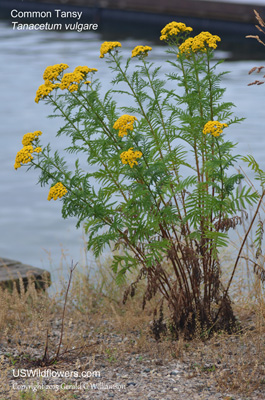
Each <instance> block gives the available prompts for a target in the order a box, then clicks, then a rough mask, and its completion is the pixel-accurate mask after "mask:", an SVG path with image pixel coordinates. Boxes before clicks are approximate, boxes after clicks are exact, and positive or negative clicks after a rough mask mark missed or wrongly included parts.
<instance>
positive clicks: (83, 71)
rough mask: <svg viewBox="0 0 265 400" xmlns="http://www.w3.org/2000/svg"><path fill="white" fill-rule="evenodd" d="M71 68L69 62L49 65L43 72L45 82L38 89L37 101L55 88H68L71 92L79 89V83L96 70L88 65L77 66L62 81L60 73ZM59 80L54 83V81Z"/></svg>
mask: <svg viewBox="0 0 265 400" xmlns="http://www.w3.org/2000/svg"><path fill="white" fill-rule="evenodd" d="M67 68H69V66H68V65H67V64H55V65H50V66H49V67H47V68H46V69H45V71H44V74H43V79H44V84H42V85H40V87H39V88H38V90H37V93H36V98H35V102H36V103H38V102H39V101H40V100H41V99H44V98H45V97H46V96H48V95H49V94H50V93H51V92H52V91H53V90H54V89H58V88H60V89H62V90H64V89H68V90H69V91H70V92H75V91H77V90H78V84H79V83H80V82H81V81H82V80H83V79H85V78H86V76H87V74H88V73H89V72H92V73H94V72H96V71H97V69H96V68H88V67H87V66H83V67H82V66H79V67H76V68H75V70H74V72H71V73H66V74H65V75H64V76H63V77H62V80H61V82H60V79H59V75H60V74H61V73H62V72H63V71H64V70H65V69H67ZM56 80H57V81H59V82H60V83H59V82H58V83H54V81H56ZM86 83H87V82H86Z"/></svg>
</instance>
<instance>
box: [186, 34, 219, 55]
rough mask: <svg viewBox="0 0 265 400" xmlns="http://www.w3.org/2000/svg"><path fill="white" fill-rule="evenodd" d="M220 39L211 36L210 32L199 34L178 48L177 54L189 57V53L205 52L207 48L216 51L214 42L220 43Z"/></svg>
mask: <svg viewBox="0 0 265 400" xmlns="http://www.w3.org/2000/svg"><path fill="white" fill-rule="evenodd" d="M220 41H221V39H220V37H219V36H217V35H212V34H211V33H210V32H201V33H200V34H199V35H197V36H195V37H194V38H188V39H187V40H185V42H184V43H182V44H181V45H180V46H179V52H180V53H181V54H183V53H184V54H185V55H186V56H189V55H190V54H191V53H197V52H198V51H202V52H205V51H206V49H207V46H208V47H210V48H212V49H216V47H217V44H216V42H220Z"/></svg>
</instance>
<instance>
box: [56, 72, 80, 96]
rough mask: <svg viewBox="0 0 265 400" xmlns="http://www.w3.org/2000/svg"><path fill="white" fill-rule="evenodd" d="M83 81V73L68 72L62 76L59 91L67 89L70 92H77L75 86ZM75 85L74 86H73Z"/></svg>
mask: <svg viewBox="0 0 265 400" xmlns="http://www.w3.org/2000/svg"><path fill="white" fill-rule="evenodd" d="M83 79H84V73H83V72H80V71H74V72H68V73H66V74H64V76H63V77H62V80H61V84H60V89H62V90H64V89H69V90H70V87H71V90H70V91H72V92H73V91H74V90H77V89H76V86H77V85H78V84H79V83H80V82H81V81H82V80H83ZM73 84H74V85H76V86H73Z"/></svg>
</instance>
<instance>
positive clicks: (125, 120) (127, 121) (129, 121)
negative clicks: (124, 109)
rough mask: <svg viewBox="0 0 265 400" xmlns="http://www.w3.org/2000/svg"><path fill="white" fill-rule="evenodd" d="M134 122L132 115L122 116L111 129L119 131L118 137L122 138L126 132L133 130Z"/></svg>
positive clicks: (134, 118)
mask: <svg viewBox="0 0 265 400" xmlns="http://www.w3.org/2000/svg"><path fill="white" fill-rule="evenodd" d="M134 121H137V118H136V117H134V116H132V115H127V114H124V115H122V116H121V117H120V118H119V119H117V121H116V122H115V124H114V125H113V128H114V129H119V136H120V137H123V136H125V135H127V133H128V132H127V131H128V130H130V131H132V130H133V123H134Z"/></svg>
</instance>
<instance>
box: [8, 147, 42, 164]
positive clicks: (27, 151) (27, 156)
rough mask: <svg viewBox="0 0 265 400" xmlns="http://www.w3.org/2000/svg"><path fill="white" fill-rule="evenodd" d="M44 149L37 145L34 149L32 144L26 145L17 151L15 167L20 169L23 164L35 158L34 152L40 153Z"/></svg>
mask: <svg viewBox="0 0 265 400" xmlns="http://www.w3.org/2000/svg"><path fill="white" fill-rule="evenodd" d="M41 151H42V149H41V147H36V148H35V149H33V146H32V145H31V144H28V145H26V146H24V147H23V148H22V149H21V150H19V151H18V152H17V155H16V159H15V164H14V168H15V169H18V168H20V167H21V164H28V163H29V162H30V161H32V160H33V155H32V153H40V152H41Z"/></svg>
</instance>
